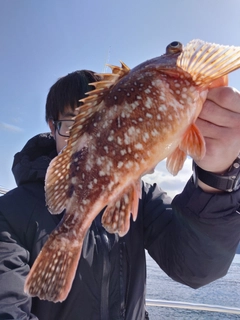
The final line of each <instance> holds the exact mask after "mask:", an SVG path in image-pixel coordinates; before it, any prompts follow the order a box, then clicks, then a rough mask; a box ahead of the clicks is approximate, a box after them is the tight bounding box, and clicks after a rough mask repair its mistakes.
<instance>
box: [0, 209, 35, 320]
mask: <svg viewBox="0 0 240 320" xmlns="http://www.w3.org/2000/svg"><path fill="white" fill-rule="evenodd" d="M28 260H29V254H28V251H27V250H25V249H24V248H23V247H22V246H21V244H20V242H19V239H18V238H17V236H15V235H14V232H13V230H11V227H10V226H9V224H8V222H7V221H6V220H5V218H4V217H3V215H2V213H1V212H0V319H21V320H25V319H34V320H36V319H37V318H36V317H35V316H34V315H32V314H31V312H30V310H31V298H29V297H28V296H27V295H25V294H24V292H23V286H24V281H25V277H26V275H27V274H28V272H29V266H28Z"/></svg>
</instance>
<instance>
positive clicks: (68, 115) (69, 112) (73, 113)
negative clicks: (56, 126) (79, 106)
mask: <svg viewBox="0 0 240 320" xmlns="http://www.w3.org/2000/svg"><path fill="white" fill-rule="evenodd" d="M76 115H77V111H76V109H75V110H73V109H72V108H71V107H70V106H67V107H65V108H64V111H63V112H61V113H59V117H58V118H59V120H61V119H65V118H67V119H71V118H72V117H75V116H76Z"/></svg>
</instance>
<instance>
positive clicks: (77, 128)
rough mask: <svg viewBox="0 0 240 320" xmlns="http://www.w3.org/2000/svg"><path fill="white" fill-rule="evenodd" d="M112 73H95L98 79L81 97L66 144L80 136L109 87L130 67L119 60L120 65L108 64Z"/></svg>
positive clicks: (90, 121) (103, 106)
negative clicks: (80, 103) (85, 95)
mask: <svg viewBox="0 0 240 320" xmlns="http://www.w3.org/2000/svg"><path fill="white" fill-rule="evenodd" d="M110 68H111V69H112V73H111V74H110V73H96V75H98V76H99V77H100V79H101V80H100V81H97V82H93V83H90V84H91V85H93V86H94V87H95V90H92V91H89V92H88V93H87V97H86V98H84V99H81V100H80V102H82V105H81V107H80V108H77V110H78V112H79V113H78V114H77V116H76V117H75V123H74V125H73V126H72V128H71V130H70V138H69V140H68V144H69V145H72V143H74V140H75V139H76V137H80V136H82V135H83V134H84V133H85V128H84V127H85V126H86V127H88V125H89V124H91V123H92V120H93V117H94V116H95V115H96V113H97V112H100V111H101V109H102V108H105V104H102V103H101V102H102V101H103V99H104V97H105V96H106V95H107V94H108V92H109V90H110V88H111V87H112V86H114V85H115V84H116V83H117V82H118V81H119V80H120V79H121V78H122V77H124V76H125V75H126V74H128V73H129V71H130V69H129V68H128V67H127V66H126V65H125V64H124V63H123V62H121V67H117V66H110Z"/></svg>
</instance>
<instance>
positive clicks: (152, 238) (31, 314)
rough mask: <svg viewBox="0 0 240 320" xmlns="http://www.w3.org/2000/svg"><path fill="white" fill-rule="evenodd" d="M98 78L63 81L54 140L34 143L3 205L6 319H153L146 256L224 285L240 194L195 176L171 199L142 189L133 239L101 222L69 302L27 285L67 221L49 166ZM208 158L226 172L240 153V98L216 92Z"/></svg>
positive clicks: (208, 121)
mask: <svg viewBox="0 0 240 320" xmlns="http://www.w3.org/2000/svg"><path fill="white" fill-rule="evenodd" d="M97 80H98V77H97V76H96V75H94V73H93V72H91V71H88V70H81V71H76V72H73V73H70V74H68V75H66V76H64V77H62V78H60V79H59V80H58V81H57V82H56V83H55V84H54V85H53V86H52V87H51V88H50V91H49V93H48V96H47V101H46V121H47V123H48V125H49V127H50V131H51V134H49V133H46V134H39V135H37V136H35V137H33V138H32V139H30V140H29V141H28V142H27V144H26V145H25V146H24V148H23V149H22V150H21V151H20V152H18V153H17V154H16V155H15V158H14V162H13V173H14V175H15V179H16V183H17V185H18V187H17V188H15V189H13V190H11V191H9V192H8V193H7V194H6V195H4V196H2V197H0V319H10V318H11V319H44V320H66V319H67V320H77V319H81V320H86V319H88V320H99V319H102V320H107V319H109V320H113V319H114V320H117V319H119V320H120V319H125V320H144V319H147V318H148V316H147V312H146V310H145V293H146V261H145V249H146V250H147V251H148V253H149V254H150V255H151V256H152V258H153V259H154V260H155V261H156V262H157V263H158V264H159V266H160V267H161V268H162V269H163V270H164V271H165V272H166V273H167V275H168V276H169V277H171V278H172V279H174V280H175V281H178V282H180V283H182V284H185V285H188V286H190V287H192V288H199V287H201V286H203V285H206V284H208V283H209V282H211V281H214V280H215V279H218V278H220V277H223V276H224V275H225V274H226V273H227V271H228V268H229V266H230V264H231V262H232V259H233V257H234V255H235V251H236V248H237V245H238V243H239V240H240V232H239V230H240V215H239V202H240V190H234V191H232V192H224V191H219V190H218V189H215V188H213V187H210V186H208V185H207V184H204V183H203V182H202V181H200V180H198V181H197V182H198V185H199V186H198V187H196V185H195V183H194V182H193V178H192V177H191V178H190V179H189V181H188V182H187V183H186V186H185V188H184V190H183V191H182V193H181V194H179V195H177V196H176V197H175V198H174V199H173V200H171V199H170V198H169V197H168V196H167V194H166V193H165V192H164V191H163V190H162V189H160V188H159V187H158V186H157V185H156V184H153V185H150V184H147V183H143V184H142V199H140V200H139V210H138V218H137V220H136V221H135V222H131V226H130V230H129V232H128V233H127V234H126V235H125V236H124V237H119V236H118V234H109V233H108V232H106V230H105V229H104V228H103V227H102V225H101V215H102V213H100V214H99V215H98V216H97V217H96V219H95V220H94V221H93V223H92V225H91V227H90V229H89V231H88V233H87V235H86V237H85V240H84V245H83V249H82V255H81V258H80V260H79V265H78V269H77V272H76V276H75V279H74V282H73V286H72V288H71V291H70V293H69V295H68V297H67V299H66V300H65V301H63V302H62V303H53V302H49V301H44V300H39V299H38V298H36V297H35V298H31V297H29V296H27V295H26V294H25V293H24V290H23V288H24V281H25V279H26V276H27V274H28V273H29V270H30V268H31V266H32V265H33V262H34V260H35V259H36V257H37V255H38V254H39V252H40V250H41V249H42V247H43V245H44V243H45V242H46V240H47V237H48V235H49V234H50V233H51V231H52V230H53V229H54V228H55V227H56V226H57V224H58V223H59V221H60V219H61V218H62V215H63V214H60V215H51V214H50V213H49V211H48V210H47V207H46V204H45V194H44V178H45V174H46V170H47V167H48V165H49V163H50V161H51V159H53V158H54V157H55V156H56V155H57V153H59V152H60V151H61V150H62V148H63V147H64V146H65V145H66V141H67V139H68V136H69V127H70V126H71V124H72V117H73V116H74V115H75V112H76V111H75V108H76V106H77V105H78V101H79V99H81V98H83V97H84V96H85V95H84V94H85V92H88V91H89V90H92V89H93V87H92V86H91V85H89V83H92V82H95V81H97ZM197 126H198V127H199V129H200V130H201V132H202V133H203V135H204V137H205V140H206V147H207V153H206V156H205V157H204V158H203V159H202V160H201V161H199V162H197V165H198V166H199V167H201V168H202V169H204V170H207V171H212V172H216V173H218V174H220V173H225V171H226V170H227V169H228V168H229V167H230V166H231V164H232V163H233V162H234V160H235V159H236V157H237V156H238V154H239V151H240V139H239V135H240V94H239V92H237V91H236V90H235V89H233V88H230V87H221V88H215V89H211V90H210V91H209V94H208V100H207V101H206V102H205V104H204V107H203V110H202V112H201V114H200V116H199V118H198V119H197Z"/></svg>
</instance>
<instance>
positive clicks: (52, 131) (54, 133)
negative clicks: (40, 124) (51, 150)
mask: <svg viewBox="0 0 240 320" xmlns="http://www.w3.org/2000/svg"><path fill="white" fill-rule="evenodd" d="M48 126H49V128H50V131H51V135H52V136H53V138H54V139H55V140H56V128H55V126H54V124H53V122H52V120H48Z"/></svg>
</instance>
